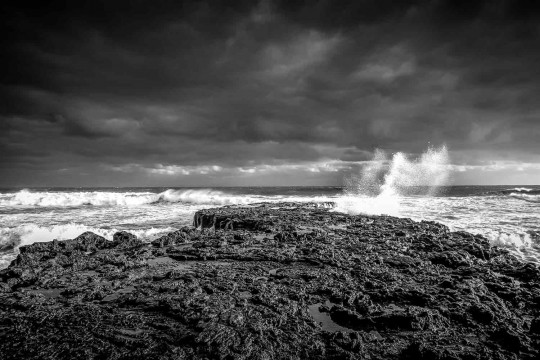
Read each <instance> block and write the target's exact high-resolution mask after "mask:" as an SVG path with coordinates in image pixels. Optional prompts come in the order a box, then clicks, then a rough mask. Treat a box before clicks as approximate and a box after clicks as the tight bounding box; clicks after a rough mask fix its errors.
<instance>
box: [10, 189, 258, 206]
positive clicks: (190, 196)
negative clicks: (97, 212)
mask: <svg viewBox="0 0 540 360" xmlns="http://www.w3.org/2000/svg"><path fill="white" fill-rule="evenodd" d="M255 201H257V198H256V197H249V196H247V197H246V196H237V195H233V194H226V193H224V192H221V191H216V190H210V189H190V190H174V189H169V190H166V191H163V192H161V193H152V192H106V191H79V192H54V191H50V192H49V191H36V192H34V191H30V190H21V191H19V192H17V193H11V194H9V193H8V194H1V195H0V206H19V207H34V206H38V207H78V206H85V205H86V206H140V205H146V204H155V203H186V204H203V205H204V204H208V205H232V204H247V203H250V202H255ZM259 201H260V200H259Z"/></svg>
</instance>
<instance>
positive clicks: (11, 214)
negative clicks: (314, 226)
mask: <svg viewBox="0 0 540 360" xmlns="http://www.w3.org/2000/svg"><path fill="white" fill-rule="evenodd" d="M366 193H367V192H364V193H362V192H361V191H357V190H351V187H350V186H349V187H242V188H204V189H203V188H30V189H13V188H12V189H0V268H5V267H7V266H8V265H9V263H10V262H11V261H12V260H13V259H15V257H16V256H17V253H18V247H19V246H21V245H28V244H31V243H34V242H37V241H51V240H53V239H58V240H65V239H71V238H74V237H76V236H78V235H79V234H81V233H83V232H85V231H92V232H94V233H96V234H99V235H102V236H104V237H106V238H109V239H111V238H112V235H113V234H114V233H115V232H117V231H119V230H125V231H128V232H131V233H134V234H136V235H137V236H138V237H139V238H142V239H144V240H147V241H151V240H153V239H155V238H156V237H158V236H160V235H162V234H165V233H168V232H170V231H173V230H175V229H178V228H179V227H182V226H184V225H189V224H191V222H192V217H193V214H194V213H195V211H197V210H198V209H202V208H209V207H216V206H222V205H248V204H253V203H258V202H282V201H294V202H319V203H332V205H331V206H332V207H333V208H332V211H340V212H344V213H348V214H370V215H379V214H387V215H393V216H400V217H408V218H411V219H413V220H418V221H420V220H429V221H437V222H440V223H443V224H445V225H447V226H448V227H449V228H450V229H451V230H465V231H468V232H471V233H474V234H481V235H484V236H485V237H487V238H488V239H489V240H490V241H491V242H492V244H493V245H498V246H502V247H505V248H508V249H509V250H510V251H511V252H512V253H513V254H515V255H516V256H518V257H519V258H520V259H522V260H523V261H529V262H534V263H537V264H540V186H440V187H437V188H436V189H433V188H429V189H428V188H424V187H421V186H418V187H409V188H406V189H404V188H401V189H400V191H399V192H398V191H393V192H385V191H382V192H380V193H378V194H370V195H366Z"/></svg>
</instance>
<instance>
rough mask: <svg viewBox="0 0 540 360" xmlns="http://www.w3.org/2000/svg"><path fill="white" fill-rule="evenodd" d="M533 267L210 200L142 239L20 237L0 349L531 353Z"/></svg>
mask: <svg viewBox="0 0 540 360" xmlns="http://www.w3.org/2000/svg"><path fill="white" fill-rule="evenodd" d="M196 228H199V229H200V230H196ZM539 275H540V271H539V269H538V268H537V267H535V266H533V265H531V264H524V263H521V262H519V261H517V260H516V259H514V258H512V257H511V256H510V255H508V254H507V253H506V252H505V251H504V250H501V249H498V248H491V247H490V246H489V243H488V241H487V240H486V239H484V238H482V237H480V236H473V235H471V234H468V233H463V232H459V233H452V232H449V231H448V229H447V228H446V227H445V226H443V225H440V224H436V223H431V222H420V223H418V222H413V221H411V220H408V219H397V218H393V217H386V216H381V217H377V216H347V215H343V214H339V213H332V212H329V211H328V210H327V209H321V208H317V207H316V206H314V205H309V204H303V205H298V204H280V205H279V208H278V207H277V206H276V205H275V204H272V205H261V206H256V207H246V208H240V207H226V208H220V209H210V210H204V211H199V212H198V213H197V214H196V215H195V216H194V227H193V228H190V227H185V228H182V229H179V230H177V231H175V232H172V233H170V234H168V235H165V236H162V237H160V238H159V239H156V240H154V241H153V242H152V243H143V242H141V241H140V240H139V239H137V238H136V237H135V236H134V235H132V234H128V233H125V232H121V233H117V234H115V236H114V238H113V241H108V240H106V239H104V238H102V237H100V236H98V235H95V234H92V233H84V234H82V235H81V236H79V237H78V238H76V239H73V240H67V241H53V242H48V243H35V244H33V245H30V246H26V247H21V254H20V255H19V257H18V258H17V260H15V261H14V262H13V264H12V265H11V266H10V267H9V268H8V269H5V270H3V271H1V272H0V358H2V359H21V358H26V359H73V358H90V359H91V358H111V359H134V358H141V359H142V358H144V359H154V358H155V359H159V358H161V359H366V358H371V359H536V358H538V356H539V347H540V310H539V309H540V278H539Z"/></svg>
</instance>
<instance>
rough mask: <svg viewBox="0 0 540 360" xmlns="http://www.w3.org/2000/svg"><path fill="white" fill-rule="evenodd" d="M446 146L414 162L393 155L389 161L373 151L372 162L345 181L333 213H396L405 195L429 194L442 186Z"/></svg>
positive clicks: (447, 167) (444, 172) (444, 173)
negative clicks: (343, 189) (344, 186)
mask: <svg viewBox="0 0 540 360" xmlns="http://www.w3.org/2000/svg"><path fill="white" fill-rule="evenodd" d="M448 164H449V158H448V150H447V149H446V146H442V147H440V148H428V149H427V150H426V151H425V152H424V153H422V155H421V156H420V157H418V158H417V159H409V158H408V157H407V156H406V155H405V154H403V153H401V152H398V153H395V154H394V155H393V156H392V158H391V159H389V157H388V156H387V154H386V153H385V152H384V151H382V150H376V151H375V154H374V155H373V159H372V160H371V161H370V162H369V163H368V164H367V165H366V166H364V167H363V168H362V170H361V171H360V173H359V174H356V175H354V176H351V177H349V178H348V179H346V181H345V183H346V184H345V185H346V188H345V196H344V197H342V198H341V199H339V200H338V201H337V202H336V203H337V204H336V205H337V206H336V209H335V210H336V211H341V212H345V213H348V214H387V215H394V216H399V215H405V216H406V215H407V214H400V206H399V205H400V198H401V197H402V196H406V195H411V194H414V195H424V196H426V195H433V194H435V193H436V191H437V188H438V187H439V186H442V185H444V184H446V182H447V180H448V175H449V166H448Z"/></svg>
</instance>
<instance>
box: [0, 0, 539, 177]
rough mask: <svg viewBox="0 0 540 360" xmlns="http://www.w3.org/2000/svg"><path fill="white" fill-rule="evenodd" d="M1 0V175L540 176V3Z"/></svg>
mask: <svg viewBox="0 0 540 360" xmlns="http://www.w3.org/2000/svg"><path fill="white" fill-rule="evenodd" d="M31 3H32V2H30V1H22V0H17V1H5V0H4V1H2V3H1V5H0V12H1V15H0V17H1V25H0V26H1V29H0V30H1V32H2V38H3V40H2V46H1V49H0V56H1V59H2V73H1V78H0V99H1V106H0V167H1V176H0V186H137V185H141V186H152V185H159V186H193V185H198V186H211V185H228V186H230V185H341V184H342V182H343V177H344V175H346V174H347V173H350V172H351V171H356V170H355V169H357V168H358V166H361V164H363V162H365V161H368V160H370V159H371V157H372V155H373V152H374V151H375V149H377V148H379V149H383V150H385V151H388V152H390V153H392V152H397V151H402V152H405V153H407V154H410V156H411V157H414V156H418V154H420V153H421V152H422V151H423V150H424V149H426V148H427V147H428V145H430V144H431V145H433V146H440V145H442V144H446V145H447V147H448V149H449V152H450V158H451V162H452V165H453V166H452V172H453V173H452V179H453V182H454V183H455V184H492V183H495V184H497V183H499V184H505V183H506V184H540V21H539V20H540V16H539V14H540V2H539V1H535V0H523V1H510V0H490V1H471V0H460V1H449V0H446V1H444V0H432V1H428V0H426V1H421V0H416V1H390V0H377V1H371V0H369V1H363V0H351V1H336V0H321V1H291V0H284V1H261V2H257V1H172V0H171V1H159V0H153V1H141V0H135V1H127V0H126V1H111V0H108V1H95V0H94V1H66V2H60V1H58V2H56V1H43V2H41V3H40V5H39V6H38V7H36V5H30V4H31Z"/></svg>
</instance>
